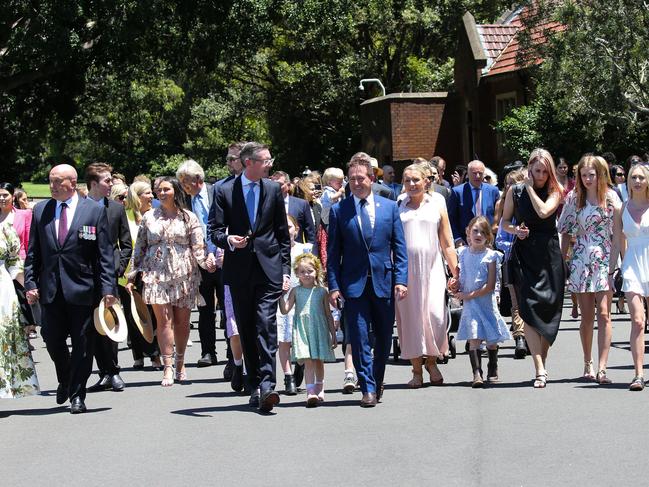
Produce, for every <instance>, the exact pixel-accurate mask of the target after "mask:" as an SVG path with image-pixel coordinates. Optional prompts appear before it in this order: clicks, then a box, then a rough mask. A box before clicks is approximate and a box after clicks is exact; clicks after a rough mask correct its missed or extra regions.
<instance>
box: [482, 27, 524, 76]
mask: <svg viewBox="0 0 649 487" xmlns="http://www.w3.org/2000/svg"><path fill="white" fill-rule="evenodd" d="M476 27H477V29H478V34H479V35H480V42H481V43H482V48H483V49H484V51H485V54H486V55H487V59H488V60H487V66H490V65H491V63H492V62H493V61H494V60H495V59H496V58H497V57H498V56H499V55H500V53H501V51H502V50H503V49H504V48H505V47H506V46H507V44H509V41H511V39H512V37H514V35H515V34H516V32H517V31H518V27H515V26H512V25H499V24H483V25H476Z"/></svg>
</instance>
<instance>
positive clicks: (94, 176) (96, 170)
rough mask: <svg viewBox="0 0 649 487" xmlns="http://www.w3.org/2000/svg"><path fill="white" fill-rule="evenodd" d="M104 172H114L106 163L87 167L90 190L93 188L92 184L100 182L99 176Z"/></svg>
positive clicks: (95, 163)
mask: <svg viewBox="0 0 649 487" xmlns="http://www.w3.org/2000/svg"><path fill="white" fill-rule="evenodd" d="M102 172H108V173H111V172H113V168H112V166H110V165H109V164H106V163H105V162H93V163H92V164H89V165H88V167H86V174H85V180H86V184H87V185H88V189H90V187H91V186H92V184H91V183H92V182H93V181H94V182H95V183H98V182H99V174H100V173H102Z"/></svg>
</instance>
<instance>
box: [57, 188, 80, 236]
mask: <svg viewBox="0 0 649 487" xmlns="http://www.w3.org/2000/svg"><path fill="white" fill-rule="evenodd" d="M63 203H65V204H67V205H68V209H67V210H66V215H65V216H66V219H67V223H68V228H67V230H68V232H69V231H70V224H71V223H72V219H73V218H74V212H75V211H76V210H77V203H79V196H78V195H77V192H76V191H75V192H74V194H73V195H72V197H71V198H68V199H67V200H65V201H57V202H56V210H55V212H54V227H55V228H56V238H57V239H58V238H59V221H60V219H61V205H62V204H63Z"/></svg>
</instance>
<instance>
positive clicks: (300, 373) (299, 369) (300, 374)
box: [293, 364, 304, 387]
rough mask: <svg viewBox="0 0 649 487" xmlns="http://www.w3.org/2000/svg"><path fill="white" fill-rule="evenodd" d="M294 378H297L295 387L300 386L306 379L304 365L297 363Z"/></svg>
mask: <svg viewBox="0 0 649 487" xmlns="http://www.w3.org/2000/svg"><path fill="white" fill-rule="evenodd" d="M293 378H294V379H295V387H300V386H301V385H302V381H303V380H304V365H300V364H295V368H294V369H293Z"/></svg>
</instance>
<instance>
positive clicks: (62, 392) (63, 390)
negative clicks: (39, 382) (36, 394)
mask: <svg viewBox="0 0 649 487" xmlns="http://www.w3.org/2000/svg"><path fill="white" fill-rule="evenodd" d="M67 400H68V385H67V384H59V386H58V387H57V388H56V404H63V403H64V402H65V401H67Z"/></svg>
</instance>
